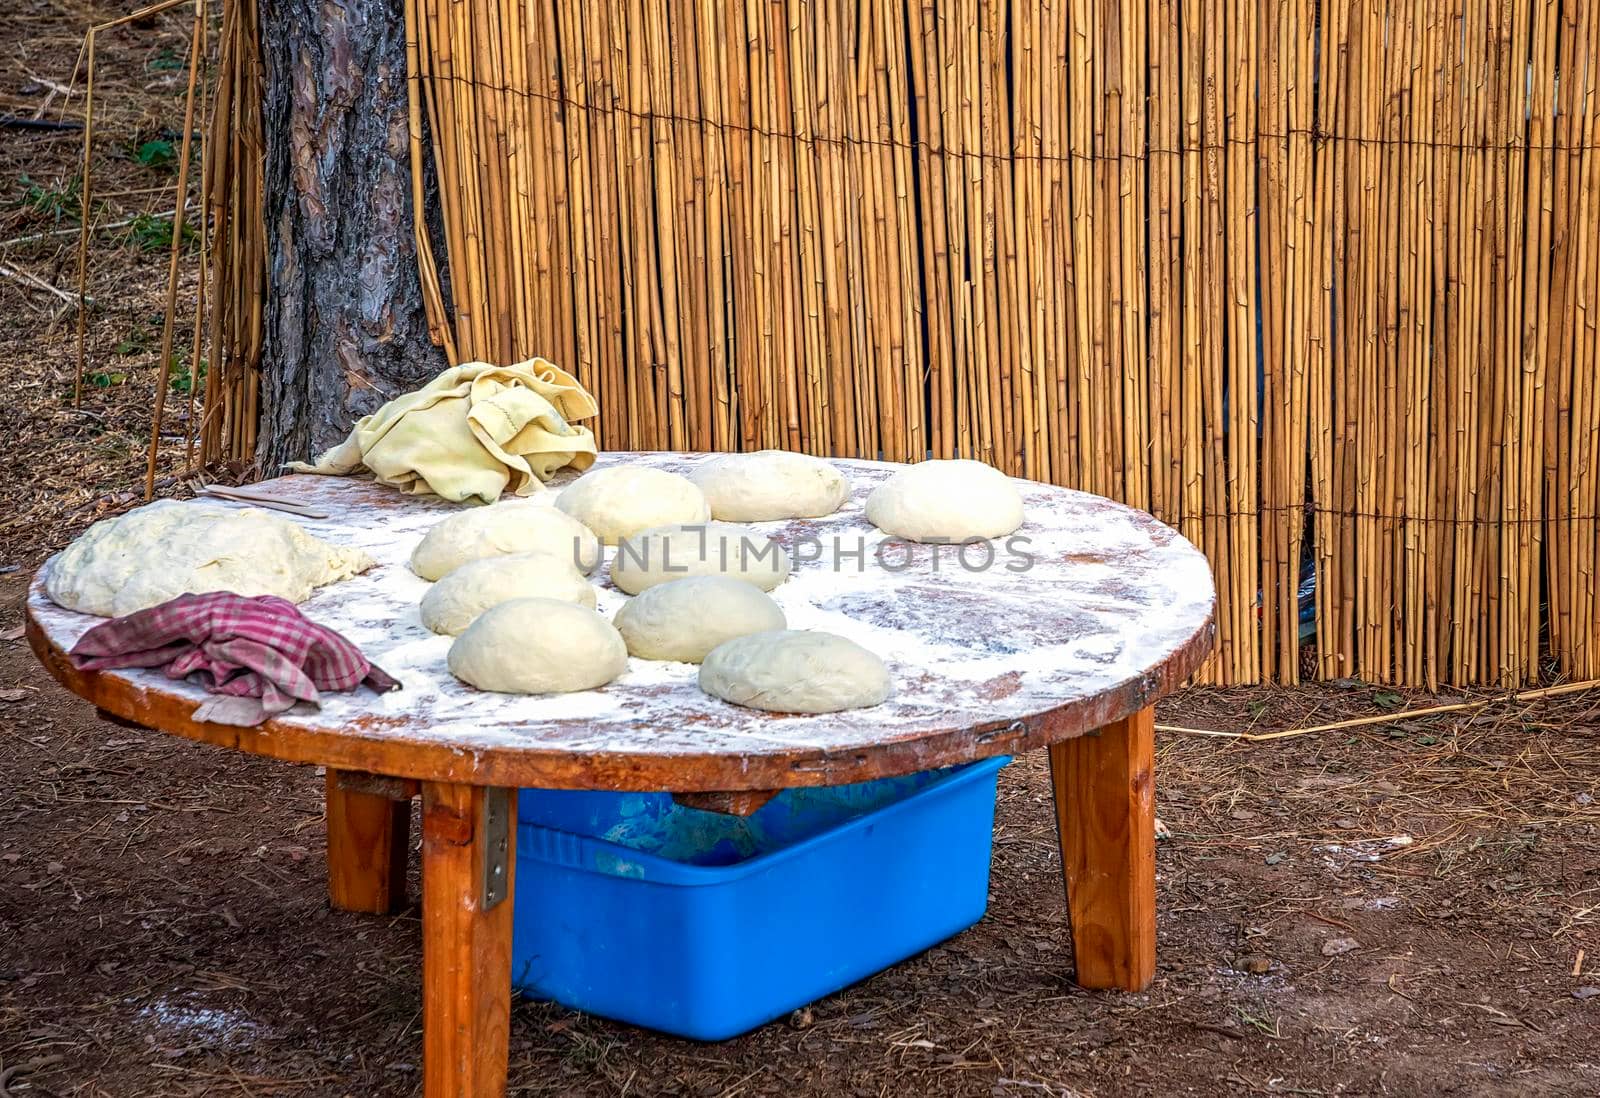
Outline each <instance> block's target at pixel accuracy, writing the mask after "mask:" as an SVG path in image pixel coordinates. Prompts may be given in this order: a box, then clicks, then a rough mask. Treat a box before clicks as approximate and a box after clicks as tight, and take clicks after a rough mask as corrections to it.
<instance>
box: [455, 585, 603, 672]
mask: <svg viewBox="0 0 1600 1098" xmlns="http://www.w3.org/2000/svg"><path fill="white" fill-rule="evenodd" d="M449 665H450V673H451V674H452V675H454V676H455V677H456V678H458V679H460V680H461V681H462V682H465V683H468V684H470V685H472V686H476V687H477V688H478V689H479V690H494V691H498V692H499V693H502V694H568V693H571V692H572V691H574V690H593V689H594V688H595V687H597V686H604V685H605V684H606V683H608V682H610V681H611V680H612V679H614V678H616V677H617V676H618V675H620V674H622V672H623V671H625V670H627V667H628V647H627V645H625V644H623V643H622V634H620V633H618V632H617V631H616V630H615V629H614V628H612V626H611V623H610V622H608V621H606V619H605V618H602V617H601V616H600V615H599V614H597V613H595V612H594V611H593V610H590V609H588V608H587V607H584V606H577V605H574V604H573V603H570V602H561V601H559V600H557V599H512V600H511V601H509V602H502V603H501V604H500V605H499V606H496V607H493V608H492V609H489V610H486V611H484V612H483V614H482V615H480V616H479V618H478V620H477V621H475V622H473V623H472V624H471V625H469V626H468V627H467V631H466V632H465V633H462V634H461V635H460V636H459V637H457V638H456V640H455V643H454V644H452V645H451V646H450V656H449Z"/></svg>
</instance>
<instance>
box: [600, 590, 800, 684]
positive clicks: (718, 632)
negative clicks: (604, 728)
mask: <svg viewBox="0 0 1600 1098" xmlns="http://www.w3.org/2000/svg"><path fill="white" fill-rule="evenodd" d="M788 624H789V623H788V621H787V620H785V618H784V616H783V611H782V610H780V609H778V604H777V603H775V602H773V601H772V597H771V596H770V595H768V594H766V593H765V592H764V591H762V590H760V589H759V588H756V587H752V586H751V585H750V584H748V583H745V582H744V581H743V580H736V579H733V578H731V577H729V576H692V577H690V578H689V579H680V580H673V581H672V582H671V583H662V584H657V585H656V586H655V587H652V588H650V589H649V590H647V591H645V592H644V593H643V594H641V595H639V596H638V597H637V598H633V599H629V600H628V602H627V604H626V605H625V606H623V608H622V609H621V610H619V611H617V617H616V626H617V631H618V632H619V633H621V634H622V639H623V640H624V641H626V642H627V645H628V652H629V654H631V655H635V656H638V657H639V658H640V659H646V660H677V661H679V662H680V663H699V662H700V661H701V660H703V659H705V658H706V653H707V652H709V651H711V650H712V649H713V648H715V647H716V646H717V645H719V644H721V643H722V642H723V641H725V640H732V639H733V638H734V637H742V636H744V635H745V634H747V633H766V632H770V631H772V630H774V629H782V628H784V627H785V626H787V625H788Z"/></svg>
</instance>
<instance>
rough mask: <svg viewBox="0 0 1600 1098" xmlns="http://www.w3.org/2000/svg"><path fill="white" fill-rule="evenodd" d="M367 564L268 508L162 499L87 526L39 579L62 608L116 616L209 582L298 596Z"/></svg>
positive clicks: (216, 587)
mask: <svg viewBox="0 0 1600 1098" xmlns="http://www.w3.org/2000/svg"><path fill="white" fill-rule="evenodd" d="M372 564H373V561H372V558H371V557H369V556H367V554H366V553H364V552H362V551H361V550H360V549H354V548H347V547H345V546H342V545H330V544H329V543H328V542H325V541H322V540H321V539H319V538H314V537H312V536H311V535H310V534H308V533H306V531H305V530H303V529H301V528H300V527H299V526H297V525H296V524H295V523H293V522H290V521H289V520H288V519H285V518H283V517H281V516H279V515H275V514H273V513H272V512H270V511H262V510H259V509H257V508H247V509H240V508H233V507H209V506H205V505H203V504H196V503H178V502H176V501H174V500H160V501H157V502H156V503H152V504H149V505H148V506H145V507H141V508H139V509H138V510H136V511H129V512H128V513H127V514H125V515H119V516H117V517H116V518H109V519H103V520H102V521H100V522H97V523H95V524H94V525H93V526H91V527H89V529H88V530H86V531H85V532H84V533H83V535H82V536H81V537H79V538H78V540H77V541H74V542H73V543H72V544H71V545H69V546H67V548H66V549H65V550H64V551H63V552H62V554H61V555H60V556H58V557H57V558H56V559H55V563H53V564H52V565H51V566H50V576H49V578H48V579H47V580H46V584H45V586H46V590H48V592H49V594H50V598H51V599H52V600H54V601H55V602H56V604H57V605H60V606H64V607H66V608H67V609H68V610H79V611H82V612H83V613H85V614H99V615H100V616H101V617H120V616H122V615H123V614H131V613H133V612H135V611H137V610H147V609H149V608H150V607H152V606H156V605H159V604H160V603H163V602H166V601H167V600H168V599H172V598H176V597H178V596H179V595H190V594H194V595H199V594H205V593H207V592H211V591H231V592H233V593H234V594H236V595H246V596H255V595H277V596H279V597H280V598H285V599H288V600H289V601H290V602H304V601H305V600H306V599H307V598H309V597H310V596H311V592H312V590H313V589H314V588H317V587H321V586H323V585H324V584H329V583H334V582H336V581H338V580H342V579H346V578H348V577H350V576H353V575H355V574H356V573H357V572H364V571H366V570H367V569H368V568H371V567H372Z"/></svg>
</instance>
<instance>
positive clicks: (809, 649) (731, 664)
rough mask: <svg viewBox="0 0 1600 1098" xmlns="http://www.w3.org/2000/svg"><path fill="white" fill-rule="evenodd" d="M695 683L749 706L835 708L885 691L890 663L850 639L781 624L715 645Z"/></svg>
mask: <svg viewBox="0 0 1600 1098" xmlns="http://www.w3.org/2000/svg"><path fill="white" fill-rule="evenodd" d="M700 689H701V690H704V691H705V692H706V693H707V694H710V695H711V696H712V697H716V698H721V699H722V700H723V701H727V702H732V703H733V704H734V705H743V706H748V707H749V708H751V709H771V710H774V711H776V712H779V713H836V712H838V711H839V710H841V709H859V708H862V707H864V706H869V705H877V704H879V703H880V702H882V701H883V700H884V699H885V698H887V697H888V696H889V669H888V668H887V667H885V666H884V663H883V661H882V660H881V659H879V658H878V657H877V656H875V655H873V654H872V653H871V652H869V651H867V650H866V649H865V648H863V647H861V646H860V645H859V644H857V643H856V642H855V641H853V640H849V639H847V638H845V637H841V636H838V635H836V634H834V633H815V632H810V631H807V630H800V629H783V630H779V631H778V632H775V633H752V634H750V635H749V636H744V637H735V638H734V639H733V640H731V641H728V642H726V643H724V644H720V645H718V646H717V647H716V648H714V649H712V651H711V653H710V654H709V655H708V656H706V658H705V662H704V663H702V664H701V665H700Z"/></svg>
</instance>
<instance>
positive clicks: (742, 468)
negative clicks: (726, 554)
mask: <svg viewBox="0 0 1600 1098" xmlns="http://www.w3.org/2000/svg"><path fill="white" fill-rule="evenodd" d="M689 479H690V480H692V481H694V482H695V483H696V484H697V485H699V486H700V490H701V491H702V492H704V493H705V495H706V502H708V503H710V504H711V517H712V518H714V519H725V520H727V521H728V522H768V521H771V520H773V519H790V518H820V517H821V516H823V515H831V514H833V513H834V512H835V511H837V510H838V509H839V507H840V505H841V504H843V503H844V501H845V500H847V499H849V498H850V482H849V481H848V480H846V479H845V478H844V474H843V473H841V472H839V470H837V469H835V468H834V467H833V466H832V465H829V464H828V463H827V462H826V461H823V460H822V459H821V458H814V457H812V456H811V455H809V454H797V453H794V452H793V451H791V450H759V451H757V452H756V453H753V454H725V455H723V456H722V457H715V458H712V459H711V460H710V461H707V462H705V463H704V464H702V465H700V466H699V467H698V468H697V469H695V471H694V472H693V473H691V474H690V475H689Z"/></svg>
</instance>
